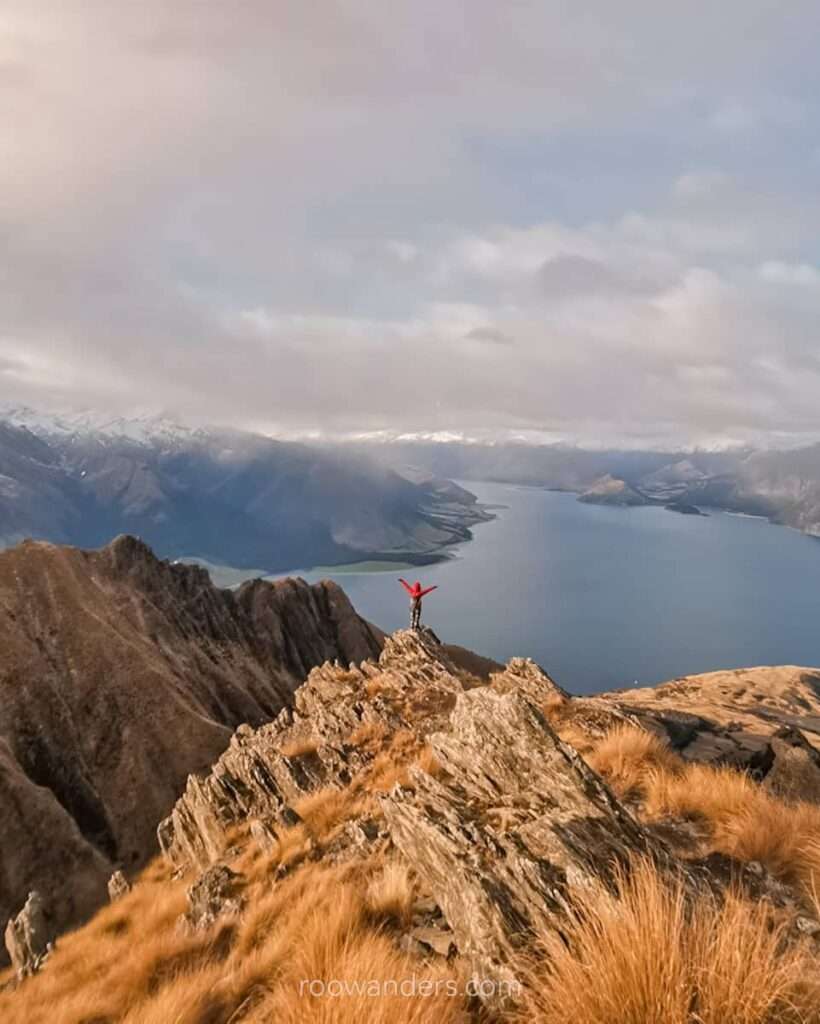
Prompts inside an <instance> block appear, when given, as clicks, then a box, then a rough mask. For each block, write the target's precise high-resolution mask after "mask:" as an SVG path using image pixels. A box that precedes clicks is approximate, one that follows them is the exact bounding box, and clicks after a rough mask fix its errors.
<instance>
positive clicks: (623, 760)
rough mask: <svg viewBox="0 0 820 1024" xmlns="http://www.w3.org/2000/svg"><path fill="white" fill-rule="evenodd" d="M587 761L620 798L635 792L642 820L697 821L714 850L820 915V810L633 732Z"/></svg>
mask: <svg viewBox="0 0 820 1024" xmlns="http://www.w3.org/2000/svg"><path fill="white" fill-rule="evenodd" d="M588 760H589V763H590V764H591V765H592V766H593V767H594V768H595V769H596V770H597V771H599V772H600V773H601V774H602V775H603V776H604V777H605V778H606V779H607V780H608V781H609V782H610V783H611V784H612V786H613V788H614V789H615V790H616V792H618V793H619V794H620V795H627V794H629V795H636V794H640V796H641V799H642V814H643V816H644V817H646V818H648V819H650V820H662V819H669V818H673V819H674V818H679V819H690V820H694V821H698V822H700V823H701V824H702V825H703V826H704V827H705V828H706V830H707V832H708V835H709V844H710V846H711V848H712V849H713V850H716V851H719V852H721V853H725V854H728V855H729V856H730V857H734V858H735V859H737V860H740V861H746V862H749V861H758V862H759V863H761V864H763V865H764V866H765V867H766V868H767V869H768V870H769V871H770V872H771V873H772V874H773V875H775V876H776V877H778V878H780V879H782V880H783V881H786V882H790V883H795V884H797V885H798V886H800V887H801V888H802V891H803V894H804V896H805V897H806V900H807V902H808V903H810V904H811V905H812V906H813V907H814V908H815V910H816V911H820V904H818V900H817V895H818V892H820V808H819V807H817V806H815V805H813V804H807V803H802V802H799V801H796V802H786V801H784V800H780V799H778V798H777V797H775V796H773V795H772V794H771V793H769V791H768V790H766V789H765V788H763V787H762V786H761V785H759V783H757V782H756V781H755V780H754V779H752V778H751V777H750V776H749V775H747V774H746V773H745V772H742V771H738V770H737V769H735V768H731V767H728V766H725V765H723V766H721V765H710V764H701V763H697V762H687V761H684V760H683V759H682V758H680V757H678V756H677V755H676V754H674V753H673V752H672V751H670V750H669V748H668V747H667V746H666V745H665V744H664V743H663V741H662V740H660V739H658V738H657V737H656V736H654V735H653V734H651V733H648V732H644V731H643V730H640V729H635V728H632V727H622V728H618V729H615V730H613V731H612V732H610V733H609V734H608V735H607V736H605V737H604V739H603V740H602V741H600V743H598V744H597V746H596V747H595V749H594V750H593V751H592V752H591V753H590V754H589V755H588Z"/></svg>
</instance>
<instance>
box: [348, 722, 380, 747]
mask: <svg viewBox="0 0 820 1024" xmlns="http://www.w3.org/2000/svg"><path fill="white" fill-rule="evenodd" d="M386 737H387V726H386V725H385V724H384V722H362V724H361V725H360V726H359V727H358V729H354V730H353V732H352V733H351V734H350V735H349V736H348V738H347V742H348V743H349V744H350V745H351V746H353V747H361V748H362V749H363V750H368V751H371V752H375V751H376V750H380V749H381V747H382V746H383V744H384V740H385V738H386Z"/></svg>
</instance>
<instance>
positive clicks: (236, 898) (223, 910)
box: [183, 864, 244, 931]
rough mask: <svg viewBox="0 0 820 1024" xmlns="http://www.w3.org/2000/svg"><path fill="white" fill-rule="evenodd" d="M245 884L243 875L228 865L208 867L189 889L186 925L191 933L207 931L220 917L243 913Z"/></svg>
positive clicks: (184, 918) (184, 917)
mask: <svg viewBox="0 0 820 1024" xmlns="http://www.w3.org/2000/svg"><path fill="white" fill-rule="evenodd" d="M243 881H244V879H243V876H242V875H240V874H238V873H237V872H235V871H231V869H230V868H229V867H227V865H225V864H215V865H214V866H213V867H210V868H208V870H207V871H205V872H204V873H203V874H202V875H200V877H199V878H198V879H197V880H196V882H194V884H193V885H192V886H191V888H190V889H189V890H188V904H189V909H188V910H187V912H186V913H185V914H184V915H183V920H184V923H185V925H186V926H187V927H188V928H189V929H190V930H191V931H206V930H207V929H208V928H210V927H211V926H212V925H213V924H215V922H216V921H217V920H218V919H219V918H221V917H232V916H234V915H236V914H239V913H240V912H241V910H242V908H243V906H244V899H243V898H242V896H241V895H240V893H239V889H240V887H241V885H242V883H243Z"/></svg>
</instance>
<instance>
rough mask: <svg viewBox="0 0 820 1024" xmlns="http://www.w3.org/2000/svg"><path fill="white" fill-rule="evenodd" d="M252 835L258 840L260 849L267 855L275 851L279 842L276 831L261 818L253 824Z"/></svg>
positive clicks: (257, 843)
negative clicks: (270, 851)
mask: <svg viewBox="0 0 820 1024" xmlns="http://www.w3.org/2000/svg"><path fill="white" fill-rule="evenodd" d="M251 835H252V836H253V838H254V839H255V840H256V845H257V846H258V847H259V849H260V850H262V851H263V852H265V853H267V852H268V851H269V850H273V849H274V848H275V846H276V843H277V841H278V839H277V835H276V831H275V829H273V828H272V827H271V826H270V825H269V824H268V823H267V822H266V821H262V820H260V819H259V818H255V819H254V820H253V821H252V822H251Z"/></svg>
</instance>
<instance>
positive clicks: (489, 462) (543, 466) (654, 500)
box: [361, 442, 820, 536]
mask: <svg viewBox="0 0 820 1024" xmlns="http://www.w3.org/2000/svg"><path fill="white" fill-rule="evenodd" d="M366 447H367V448H368V449H369V450H371V451H374V452H375V453H376V454H377V455H378V457H379V458H381V459H382V461H383V462H384V463H385V464H390V465H401V464H402V463H404V462H407V463H412V464H415V465H417V466H420V467H423V468H424V470H425V471H426V472H429V473H432V474H436V475H440V476H443V477H455V478H456V479H460V480H465V481H470V480H476V481H478V480H492V481H496V482H499V483H512V484H525V485H529V486H535V487H547V488H550V489H553V490H560V491H573V492H577V493H578V494H579V495H581V496H582V497H583V498H584V500H586V501H592V502H597V503H601V504H621V505H642V504H643V505H667V504H674V505H681V506H683V505H692V506H705V507H711V508H717V509H724V510H726V511H730V512H740V513H745V514H748V515H759V516H765V517H767V518H768V519H770V520H771V521H772V522H775V523H782V524H784V525H786V526H792V527H794V528H796V529H799V530H802V531H803V532H805V533H809V534H812V535H818V536H820V445H817V444H815V445H809V446H807V447H803V448H795V449H792V450H788V451H775V450H772V451H763V450H754V449H751V448H744V449H738V450H734V451H731V450H730V451H684V450H682V451H678V452H674V451H663V452H660V451H651V450H646V451H633V450H629V451H619V450H616V449H613V450H595V451H591V450H588V449H584V448H578V447H573V446H569V445H561V444H556V445H541V446H539V445H528V444H523V443H503V444H495V445H493V444H464V443H431V442H395V443H389V444H383V445H377V444H373V445H368V446H366ZM361 450H365V449H364V448H362V449H361ZM610 481H615V482H618V481H621V482H622V483H623V485H624V486H623V487H620V488H617V487H613V486H612V484H611V482H610Z"/></svg>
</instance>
